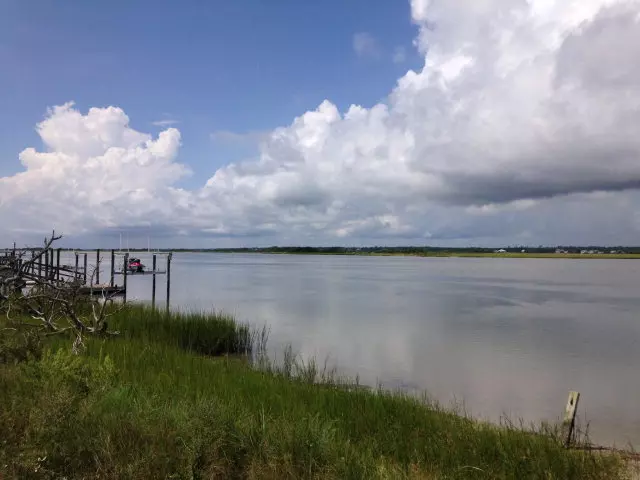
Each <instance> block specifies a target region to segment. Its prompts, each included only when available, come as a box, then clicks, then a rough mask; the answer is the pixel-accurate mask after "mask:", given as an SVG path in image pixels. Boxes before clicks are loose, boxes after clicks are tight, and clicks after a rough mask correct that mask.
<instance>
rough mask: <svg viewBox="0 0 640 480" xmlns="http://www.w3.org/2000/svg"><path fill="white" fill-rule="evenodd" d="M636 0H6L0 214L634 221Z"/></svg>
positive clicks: (11, 218) (250, 224) (510, 226)
mask: <svg viewBox="0 0 640 480" xmlns="http://www.w3.org/2000/svg"><path fill="white" fill-rule="evenodd" d="M638 58H640V0H528V1H526V0H476V1H474V2H473V3H470V2H468V1H464V0H446V1H445V0H410V1H406V2H405V1H400V0H373V1H371V0H367V1H365V0H349V1H344V0H326V1H323V2H300V1H294V0H281V1H277V2H266V1H258V0H245V1H242V2H232V1H230V0H228V1H211V2H204V1H196V0H191V1H185V2H170V1H153V2H151V1H146V0H145V1H140V2H125V1H112V2H81V1H79V0H70V1H68V2H55V1H53V0H34V1H33V2H23V1H19V0H0V238H1V239H3V241H4V243H6V244H10V243H12V242H13V241H16V242H18V243H27V244H33V243H35V242H39V241H41V239H42V237H43V236H44V235H45V234H46V233H47V232H50V231H51V230H52V229H55V230H56V232H58V233H62V234H63V235H64V239H63V242H64V244H66V245H77V246H85V247H86V246H94V247H95V246H97V247H101V248H108V247H110V246H111V247H113V246H117V242H118V241H119V237H120V235H124V236H125V237H126V238H128V239H129V242H130V245H131V246H146V245H147V239H148V238H149V239H150V242H151V243H152V245H154V246H158V247H168V246H174V247H194V248H195V247H199V248H203V247H230V246H268V245H410V244H411V245H452V246H467V245H478V246H499V245H500V246H501V245H540V244H544V245H558V244H582V245H585V244H608V245H621V244H625V245H639V244H640V214H639V213H638V211H639V209H638V207H640V192H639V191H638V188H639V187H640V135H638V126H639V125H640V63H639V62H638Z"/></svg>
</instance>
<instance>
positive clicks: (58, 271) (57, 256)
mask: <svg viewBox="0 0 640 480" xmlns="http://www.w3.org/2000/svg"><path fill="white" fill-rule="evenodd" d="M56 267H57V268H56V280H57V281H58V282H59V281H60V249H58V250H57V251H56Z"/></svg>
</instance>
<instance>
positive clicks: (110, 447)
mask: <svg viewBox="0 0 640 480" xmlns="http://www.w3.org/2000/svg"><path fill="white" fill-rule="evenodd" d="M136 320H137V323H136ZM110 321H111V323H112V326H117V327H118V328H119V329H121V330H122V332H123V335H122V336H121V338H116V339H108V340H94V341H90V342H88V343H87V350H86V352H85V354H84V355H83V356H80V357H77V356H74V355H72V354H71V353H70V352H69V349H68V348H67V347H66V346H63V347H55V348H54V347H49V348H47V349H45V352H44V354H43V357H42V359H41V360H37V359H35V358H36V357H34V359H33V360H30V361H27V362H22V363H20V364H8V363H4V364H0V405H2V408H1V409H0V432H2V434H3V435H2V437H0V477H2V472H4V474H5V475H6V476H7V477H8V478H61V477H66V478H273V479H276V478H278V479H279V478H336V479H351V478H353V479H363V478H366V479H369V478H429V479H431V478H451V479H484V478H486V479H489V478H492V479H493V478H502V479H512V478H513V479H527V478H532V479H533V478H558V479H605V478H606V479H609V478H611V479H615V478H624V473H625V470H624V465H623V464H622V462H621V461H620V459H619V458H618V457H616V456H615V455H607V456H604V455H597V454H590V453H584V452H577V451H569V450H566V449H564V448H562V446H561V445H560V443H559V442H558V441H557V440H556V439H555V438H554V436H553V435H552V434H550V433H549V432H548V431H545V430H540V431H539V432H525V431H522V430H521V429H519V428H515V427H509V426H507V427H498V426H494V425H489V424H485V423H479V422H476V421H473V420H472V419H469V418H466V417H465V416H460V415H456V414H454V413H453V412H450V411H447V410H444V409H441V408H439V407H438V406H437V405H433V404H432V405H425V404H424V403H423V402H421V401H419V400H417V399H414V398H409V397H405V396H402V395H397V394H395V395H393V394H390V393H387V392H382V391H375V392H369V391H366V390H361V389H354V390H353V391H347V390H346V389H342V388H334V386H333V385H326V384H322V383H317V381H318V380H325V381H331V380H332V379H333V378H334V377H333V373H332V372H330V371H329V372H327V370H326V369H321V368H319V367H318V366H317V365H316V364H315V363H313V362H311V363H309V362H307V363H300V362H296V360H295V358H294V356H293V354H292V352H291V350H288V353H286V354H285V359H284V360H283V362H281V363H279V364H277V366H276V365H275V364H271V363H268V362H263V363H258V364H252V363H250V362H247V361H244V360H243V359H241V358H238V357H236V356H222V357H212V356H211V354H212V352H218V353H225V352H224V349H223V348H222V346H223V345H227V346H230V347H231V348H232V350H233V352H237V351H238V349H237V344H238V343H237V342H236V341H235V340H234V341H227V342H226V343H225V342H221V341H219V338H217V337H216V336H215V332H220V334H221V335H223V336H225V337H224V338H234V337H233V335H234V334H233V333H230V332H234V331H235V332H238V331H239V330H238V328H241V329H242V328H245V327H238V326H237V325H236V326H235V327H234V325H235V324H233V323H232V320H231V319H229V318H227V317H219V316H211V317H207V316H205V315H195V314H172V315H166V314H164V313H157V312H156V313H152V312H150V311H149V310H144V309H139V308H138V307H135V308H133V309H131V310H129V311H128V313H127V312H124V313H122V316H120V314H118V316H114V317H113V318H112V319H111V320H110ZM191 321H193V322H194V323H193V325H189V323H190V322H191ZM207 321H210V322H211V324H210V325H209V324H207V323H206V322H207ZM218 322H220V323H219V324H218ZM157 327H159V328H157ZM234 328H235V330H234ZM146 329H148V330H146ZM241 331H242V332H244V331H245V330H241ZM242 335H244V333H243V334H242ZM249 337H251V335H249ZM242 338H244V337H242ZM209 342H212V343H211V345H214V347H212V346H211V345H209ZM243 345H246V344H243ZM202 353H205V354H207V355H202Z"/></svg>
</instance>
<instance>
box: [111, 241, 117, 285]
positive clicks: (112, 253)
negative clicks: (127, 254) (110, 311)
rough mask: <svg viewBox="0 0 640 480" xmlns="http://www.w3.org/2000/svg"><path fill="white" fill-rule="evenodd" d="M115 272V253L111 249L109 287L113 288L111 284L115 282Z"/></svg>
mask: <svg viewBox="0 0 640 480" xmlns="http://www.w3.org/2000/svg"><path fill="white" fill-rule="evenodd" d="M115 272H116V251H115V250H113V249H111V281H110V285H111V286H112V287H113V283H114V281H115V278H114V277H115V274H116V273H115Z"/></svg>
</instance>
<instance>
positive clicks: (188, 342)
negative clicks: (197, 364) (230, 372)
mask: <svg viewBox="0 0 640 480" xmlns="http://www.w3.org/2000/svg"><path fill="white" fill-rule="evenodd" d="M108 324H109V328H110V329H111V330H118V331H120V332H121V337H122V338H124V339H126V340H132V339H136V340H143V341H146V342H159V343H163V344H165V345H174V346H177V347H180V348H182V349H184V350H188V351H190V352H194V353H200V354H203V355H213V356H215V355H221V354H248V353H251V352H252V350H253V349H254V347H256V344H255V340H256V338H257V337H256V333H255V332H252V331H251V329H250V328H249V327H248V326H247V325H242V324H239V323H237V322H236V321H235V320H234V319H233V318H232V317H231V316H229V315H224V314H210V313H209V314H207V313H204V312H193V311H172V312H167V311H166V310H154V309H152V308H151V307H150V306H147V305H142V304H129V305H126V306H125V307H124V308H123V309H121V310H118V311H116V312H115V313H114V314H113V315H112V316H111V317H110V318H109V320H108Z"/></svg>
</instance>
